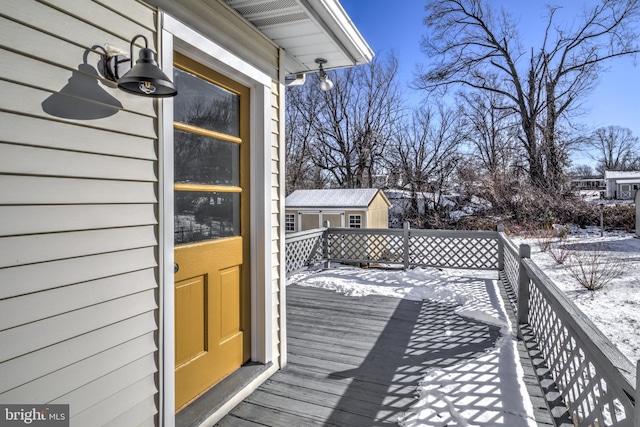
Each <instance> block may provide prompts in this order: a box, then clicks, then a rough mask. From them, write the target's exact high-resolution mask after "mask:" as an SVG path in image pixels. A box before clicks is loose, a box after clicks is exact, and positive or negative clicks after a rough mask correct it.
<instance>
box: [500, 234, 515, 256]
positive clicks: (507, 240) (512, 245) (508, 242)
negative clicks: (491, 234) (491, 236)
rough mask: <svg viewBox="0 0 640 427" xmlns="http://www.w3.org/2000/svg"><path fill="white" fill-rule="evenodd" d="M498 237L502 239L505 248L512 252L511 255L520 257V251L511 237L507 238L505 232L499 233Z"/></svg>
mask: <svg viewBox="0 0 640 427" xmlns="http://www.w3.org/2000/svg"><path fill="white" fill-rule="evenodd" d="M498 236H499V237H500V240H502V242H503V243H504V247H505V248H507V249H509V251H511V253H512V254H513V255H514V256H518V254H519V253H520V251H519V249H518V247H517V246H516V244H515V243H513V241H512V240H511V239H510V238H509V236H507V234H506V233H505V232H504V231H500V232H498Z"/></svg>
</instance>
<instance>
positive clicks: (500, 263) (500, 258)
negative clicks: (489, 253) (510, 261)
mask: <svg viewBox="0 0 640 427" xmlns="http://www.w3.org/2000/svg"><path fill="white" fill-rule="evenodd" d="M498 233H504V225H502V224H498ZM503 270H504V241H503V240H502V236H501V235H500V234H498V271H503Z"/></svg>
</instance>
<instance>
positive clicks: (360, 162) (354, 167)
mask: <svg viewBox="0 0 640 427" xmlns="http://www.w3.org/2000/svg"><path fill="white" fill-rule="evenodd" d="M397 72H398V60H397V58H396V57H395V56H394V55H389V56H386V57H376V58H375V59H374V60H373V61H371V62H370V63H369V64H366V65H361V66H358V67H355V68H350V69H348V70H343V71H340V72H334V73H330V75H331V79H332V80H333V81H334V88H333V89H332V90H330V91H327V92H316V93H317V94H318V95H319V96H320V101H319V104H318V109H317V110H311V109H310V108H308V107H307V106H306V105H300V106H299V108H300V109H301V111H302V112H303V114H305V116H306V120H307V121H308V122H309V123H311V124H312V126H313V128H314V132H315V133H314V138H313V144H312V147H313V150H312V158H313V162H314V164H315V165H317V166H318V167H320V168H322V169H323V170H324V171H326V172H327V173H328V174H329V175H330V176H331V178H332V180H333V182H334V184H335V185H336V186H338V187H344V188H363V187H364V188H366V187H370V186H371V185H372V177H373V176H374V175H375V174H376V172H377V171H376V169H377V168H380V167H381V165H382V163H383V162H384V153H385V149H386V146H387V144H388V142H389V141H390V140H391V138H392V136H393V132H394V129H395V126H396V124H397V122H398V121H399V120H400V118H401V115H402V103H401V94H400V91H399V89H398V84H397V83H396V76H397Z"/></svg>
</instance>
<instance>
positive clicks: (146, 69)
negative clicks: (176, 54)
mask: <svg viewBox="0 0 640 427" xmlns="http://www.w3.org/2000/svg"><path fill="white" fill-rule="evenodd" d="M139 38H142V39H143V40H144V47H143V48H142V49H140V54H139V57H138V60H137V61H136V65H133V66H132V61H133V45H134V43H135V41H136V40H137V39H139ZM129 51H130V56H129V58H127V57H126V56H124V55H113V56H107V58H106V60H105V75H106V76H107V78H109V79H110V80H113V81H114V82H117V83H118V87H119V88H120V89H122V90H123V91H125V92H129V93H132V94H135V95H140V96H149V97H153V98H166V97H170V96H176V95H177V94H178V90H177V89H176V86H175V85H174V84H173V82H172V81H171V80H170V79H169V77H167V76H166V75H165V74H164V73H163V72H162V70H160V67H158V63H157V62H156V59H155V54H154V53H153V51H152V50H151V49H149V43H148V42H147V38H146V37H145V36H143V35H141V34H138V35H137V36H135V37H134V38H133V39H131V44H130V46H129Z"/></svg>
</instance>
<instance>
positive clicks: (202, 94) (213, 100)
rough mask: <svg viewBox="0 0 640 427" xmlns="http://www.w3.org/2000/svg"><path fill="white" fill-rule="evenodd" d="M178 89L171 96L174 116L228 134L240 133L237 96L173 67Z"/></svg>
mask: <svg viewBox="0 0 640 427" xmlns="http://www.w3.org/2000/svg"><path fill="white" fill-rule="evenodd" d="M173 79H174V80H173V81H174V83H175V85H176V87H178V88H180V90H179V91H178V95H177V96H176V97H175V98H173V100H174V101H173V102H174V104H173V105H174V119H175V120H176V121H178V122H182V123H186V124H188V125H192V126H197V127H200V128H203V129H208V130H212V131H216V132H220V133H224V134H227V135H232V136H240V97H239V96H238V95H237V94H235V93H233V92H229V91H228V90H226V89H224V88H222V87H220V86H217V85H214V84H213V83H209V82H208V81H206V80H204V79H201V78H199V77H196V76H194V75H193V74H190V73H187V72H186V71H183V70H180V69H179V68H174V73H173Z"/></svg>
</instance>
